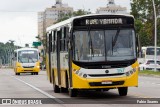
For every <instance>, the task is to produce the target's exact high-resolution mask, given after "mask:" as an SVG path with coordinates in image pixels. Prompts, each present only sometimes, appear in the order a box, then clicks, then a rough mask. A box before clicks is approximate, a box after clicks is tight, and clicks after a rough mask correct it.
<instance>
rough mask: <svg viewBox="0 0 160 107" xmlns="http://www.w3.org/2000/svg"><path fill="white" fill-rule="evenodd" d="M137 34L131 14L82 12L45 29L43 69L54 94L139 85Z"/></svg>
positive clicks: (122, 91) (122, 92) (123, 93)
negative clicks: (83, 13) (80, 14)
mask: <svg viewBox="0 0 160 107" xmlns="http://www.w3.org/2000/svg"><path fill="white" fill-rule="evenodd" d="M137 41H138V40H137V36H136V34H135V28H134V18H133V16H130V15H100V14H99V15H96V14H95V15H84V16H78V17H73V18H70V19H67V20H65V21H62V22H59V23H57V24H54V25H52V26H50V27H48V28H47V41H46V43H47V45H46V47H47V48H46V68H47V75H48V78H49V80H50V82H51V83H52V84H53V89H54V92H55V93H59V92H61V91H64V90H68V91H69V95H70V96H71V97H75V96H77V94H78V91H79V90H104V91H108V90H109V89H118V92H119V95H120V96H126V95H127V92H128V87H137V86H138V71H139V64H138V61H137V47H138V46H137Z"/></svg>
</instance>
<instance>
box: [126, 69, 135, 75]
mask: <svg viewBox="0 0 160 107" xmlns="http://www.w3.org/2000/svg"><path fill="white" fill-rule="evenodd" d="M134 72H136V68H133V69H132V70H130V71H128V72H126V76H130V75H132V74H133V73H134Z"/></svg>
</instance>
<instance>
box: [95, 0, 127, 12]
mask: <svg viewBox="0 0 160 107" xmlns="http://www.w3.org/2000/svg"><path fill="white" fill-rule="evenodd" d="M96 13H97V14H128V13H127V8H126V7H121V6H120V5H116V4H115V2H114V0H108V4H107V6H106V7H99V8H98V9H97V11H96Z"/></svg>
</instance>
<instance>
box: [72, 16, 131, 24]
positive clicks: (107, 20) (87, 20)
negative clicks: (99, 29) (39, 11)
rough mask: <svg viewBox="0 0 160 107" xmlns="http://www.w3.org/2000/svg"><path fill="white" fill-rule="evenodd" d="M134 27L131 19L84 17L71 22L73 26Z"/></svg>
mask: <svg viewBox="0 0 160 107" xmlns="http://www.w3.org/2000/svg"><path fill="white" fill-rule="evenodd" d="M106 25H134V18H132V17H93V18H91V17H89V18H88V17H86V18H79V19H75V20H74V21H73V26H106Z"/></svg>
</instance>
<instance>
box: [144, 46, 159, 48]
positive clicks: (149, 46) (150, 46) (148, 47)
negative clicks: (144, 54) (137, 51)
mask: <svg viewBox="0 0 160 107" xmlns="http://www.w3.org/2000/svg"><path fill="white" fill-rule="evenodd" d="M146 48H154V46H146ZM157 48H160V47H157Z"/></svg>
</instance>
